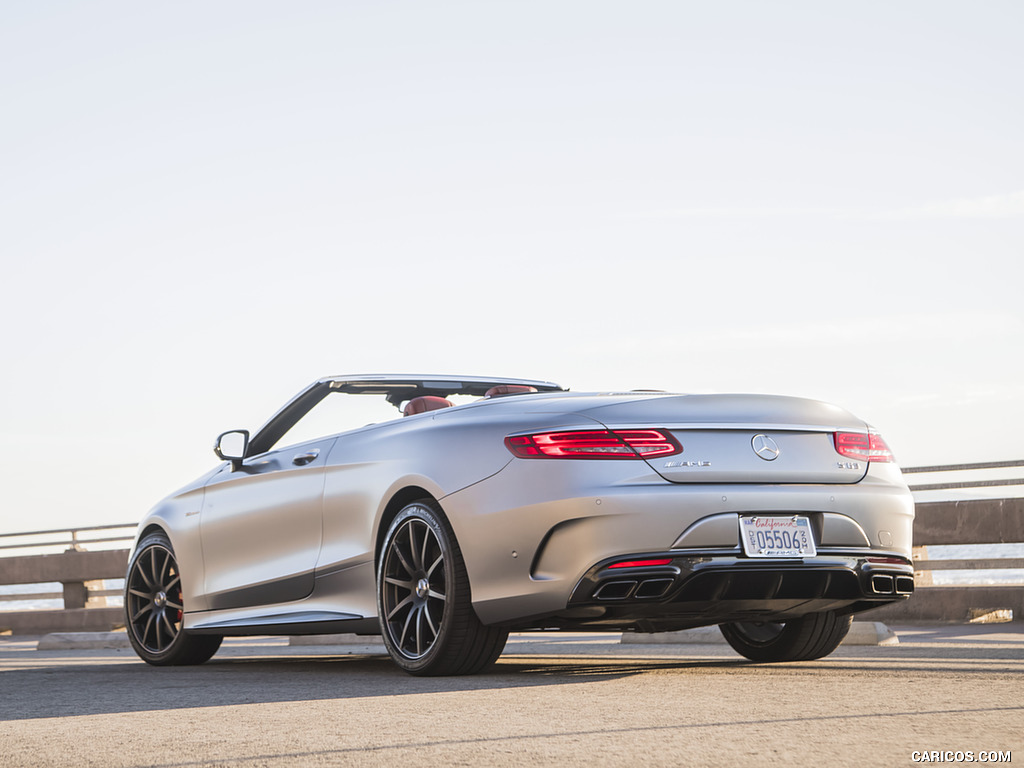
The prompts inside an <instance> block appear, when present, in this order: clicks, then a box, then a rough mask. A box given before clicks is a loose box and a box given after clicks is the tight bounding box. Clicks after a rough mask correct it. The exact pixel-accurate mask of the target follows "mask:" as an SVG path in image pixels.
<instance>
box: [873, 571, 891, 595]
mask: <svg viewBox="0 0 1024 768" xmlns="http://www.w3.org/2000/svg"><path fill="white" fill-rule="evenodd" d="M871 591H872V592H874V593H875V594H876V595H891V594H892V593H893V592H895V591H896V583H895V580H894V579H893V577H892V576H890V575H888V574H886V573H876V574H875V575H874V576H872V577H871Z"/></svg>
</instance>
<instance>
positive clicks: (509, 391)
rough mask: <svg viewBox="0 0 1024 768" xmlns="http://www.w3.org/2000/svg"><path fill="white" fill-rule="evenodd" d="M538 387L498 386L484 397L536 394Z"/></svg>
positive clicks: (523, 385)
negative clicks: (525, 393)
mask: <svg viewBox="0 0 1024 768" xmlns="http://www.w3.org/2000/svg"><path fill="white" fill-rule="evenodd" d="M536 391H537V388H536V387H531V386H529V385H527V384H498V385H496V386H493V387H491V388H490V389H488V390H487V391H486V392H485V393H484V397H501V396H502V395H521V394H523V393H524V392H536Z"/></svg>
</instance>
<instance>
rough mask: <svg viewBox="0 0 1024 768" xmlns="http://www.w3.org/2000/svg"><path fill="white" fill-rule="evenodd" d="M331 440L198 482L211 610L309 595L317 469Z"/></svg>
mask: <svg viewBox="0 0 1024 768" xmlns="http://www.w3.org/2000/svg"><path fill="white" fill-rule="evenodd" d="M335 439H336V438H333V437H331V438H326V439H321V440H313V441H309V442H305V443H300V444H298V445H292V446H288V447H285V448H281V449H278V450H274V451H269V452H267V453H264V454H261V455H259V456H254V457H251V458H248V459H246V460H245V461H244V462H243V463H242V465H241V467H240V468H239V469H237V470H235V471H232V468H231V466H230V465H226V466H225V467H224V469H222V470H221V471H220V472H219V473H218V474H216V475H215V476H214V477H213V478H211V480H210V481H209V482H208V483H207V485H206V495H205V498H204V500H203V509H202V519H201V522H200V536H201V540H202V547H203V562H204V565H205V573H206V581H205V587H206V596H207V599H208V604H209V607H210V608H211V609H213V610H217V609H223V608H246V607H252V606H258V605H269V604H274V603H285V602H290V601H293V600H300V599H302V598H304V597H306V596H308V595H309V594H310V593H311V592H312V591H313V581H314V569H315V567H316V561H317V556H318V555H319V552H320V545H321V539H322V518H323V491H324V465H325V463H326V461H327V456H328V454H329V453H330V450H331V446H332V445H333V444H334V441H335Z"/></svg>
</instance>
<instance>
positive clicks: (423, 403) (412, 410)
mask: <svg viewBox="0 0 1024 768" xmlns="http://www.w3.org/2000/svg"><path fill="white" fill-rule="evenodd" d="M451 406H452V403H450V402H448V401H447V400H445V399H444V398H443V397H436V396H434V395H423V396H422V397H414V398H413V399H412V400H410V401H409V402H408V403H406V404H405V410H404V411H402V413H403V414H404V415H405V416H414V415H416V414H417V413H426V412H427V411H439V410H441V409H442V408H450V407H451Z"/></svg>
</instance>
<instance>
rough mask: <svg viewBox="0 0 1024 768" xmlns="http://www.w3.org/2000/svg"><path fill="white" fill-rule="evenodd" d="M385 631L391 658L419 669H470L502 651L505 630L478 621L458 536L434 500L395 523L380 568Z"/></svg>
mask: <svg viewBox="0 0 1024 768" xmlns="http://www.w3.org/2000/svg"><path fill="white" fill-rule="evenodd" d="M377 607H378V613H379V615H380V623H381V634H382V635H383V636H384V644H385V646H387V649H388V653H390V654H391V658H392V659H394V661H395V663H396V664H398V666H400V667H401V668H402V669H404V670H405V671H406V672H409V673H411V674H414V675H468V674H474V673H476V672H480V671H481V670H483V669H486V668H487V667H489V666H490V665H491V664H493V663H494V661H495V660H496V659H497V658H498V656H499V655H500V654H501V651H502V649H503V648H504V647H505V641H506V639H507V638H508V632H507V631H505V630H501V629H496V628H492V627H485V626H484V625H483V624H481V623H480V620H479V619H478V618H477V617H476V613H475V612H474V611H473V606H472V604H471V601H470V591H469V577H468V576H467V575H466V567H465V564H464V563H463V560H462V553H461V550H460V549H459V546H458V543H457V542H456V541H455V535H454V533H452V531H451V527H450V526H449V524H448V521H447V520H446V519H445V517H444V515H443V514H442V513H441V512H440V510H439V509H438V508H437V506H436V505H435V504H434V502H433V501H432V500H424V501H420V502H417V503H415V504H410V505H409V506H407V507H405V508H404V509H403V510H402V511H401V512H399V513H398V516H397V517H396V518H395V520H394V522H392V524H391V527H390V528H389V530H388V534H387V537H386V539H385V542H384V548H383V550H382V554H381V558H380V564H379V567H378V573H377Z"/></svg>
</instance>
